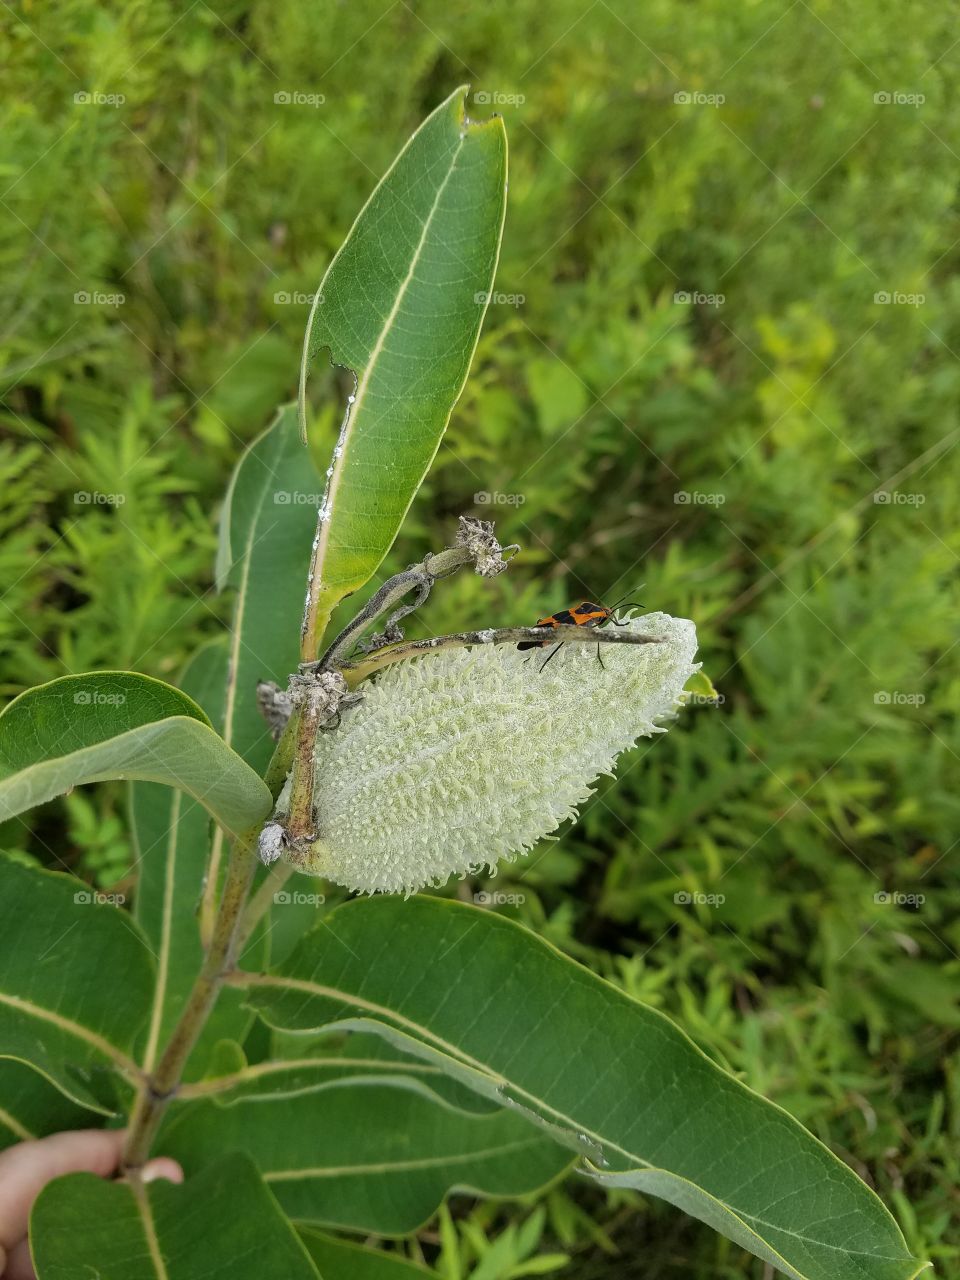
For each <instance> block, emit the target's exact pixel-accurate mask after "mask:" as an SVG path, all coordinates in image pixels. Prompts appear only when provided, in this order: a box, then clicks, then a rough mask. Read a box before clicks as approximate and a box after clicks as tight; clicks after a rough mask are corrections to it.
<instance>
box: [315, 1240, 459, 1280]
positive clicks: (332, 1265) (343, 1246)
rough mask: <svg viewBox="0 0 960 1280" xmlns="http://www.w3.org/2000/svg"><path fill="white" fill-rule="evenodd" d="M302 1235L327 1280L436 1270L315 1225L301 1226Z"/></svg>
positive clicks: (419, 1277) (423, 1278) (401, 1276)
mask: <svg viewBox="0 0 960 1280" xmlns="http://www.w3.org/2000/svg"><path fill="white" fill-rule="evenodd" d="M297 1230H298V1231H299V1233H300V1239H301V1240H302V1241H303V1243H304V1245H305V1246H306V1249H307V1252H308V1253H309V1254H310V1257H311V1258H312V1259H313V1260H314V1262H315V1263H316V1264H317V1269H318V1270H319V1271H320V1274H321V1275H322V1276H323V1280H427V1277H428V1276H433V1277H434V1280H436V1274H435V1272H433V1271H427V1269H426V1268H425V1267H420V1266H417V1265H416V1264H415V1263H413V1262H407V1260H406V1259H405V1258H398V1257H397V1256H396V1254H393V1253H384V1252H383V1250H382V1249H367V1248H365V1247H364V1246H363V1245H359V1244H353V1243H348V1242H347V1241H346V1240H336V1239H335V1238H334V1237H333V1236H328V1235H326V1234H325V1233H324V1232H322V1231H317V1230H316V1229H315V1228H314V1227H298V1228H297Z"/></svg>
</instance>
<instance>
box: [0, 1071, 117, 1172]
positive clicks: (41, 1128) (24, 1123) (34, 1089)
mask: <svg viewBox="0 0 960 1280" xmlns="http://www.w3.org/2000/svg"><path fill="white" fill-rule="evenodd" d="M101 1110H102V1108H100V1107H97V1108H95V1109H92V1108H88V1107H83V1106H80V1105H79V1103H77V1102H75V1101H74V1100H73V1099H72V1098H68V1097H66V1095H65V1094H63V1093H61V1092H60V1090H59V1089H57V1088H56V1087H55V1086H54V1085H53V1084H51V1083H50V1081H49V1080H48V1079H47V1077H46V1076H44V1075H41V1074H40V1072H39V1071H35V1070H34V1069H33V1067H29V1066H27V1064H26V1063H25V1062H19V1061H18V1060H17V1059H16V1058H0V1151H3V1150H5V1149H6V1148H7V1147H10V1146H13V1144H14V1143H16V1142H28V1141H30V1139H32V1138H45V1137H46V1136H47V1135H48V1134H50V1133H60V1132H61V1131H62V1130H64V1129H88V1128H96V1127H97V1126H99V1124H100V1123H101V1120H100V1117H99V1115H98V1114H97V1113H98V1112H99V1111H101Z"/></svg>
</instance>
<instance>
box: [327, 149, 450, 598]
mask: <svg viewBox="0 0 960 1280" xmlns="http://www.w3.org/2000/svg"><path fill="white" fill-rule="evenodd" d="M465 129H466V126H464V131H463V132H461V136H460V140H459V142H458V143H457V146H456V148H455V149H454V150H453V151H452V152H451V153H450V165H449V168H448V169H447V172H446V174H445V176H444V179H443V181H442V182H441V183H440V186H439V187H438V188H437V193H436V195H435V196H434V199H433V203H432V204H431V206H430V210H429V212H428V213H427V216H426V218H425V219H424V223H423V230H422V231H421V233H420V239H419V240H418V241H417V247H416V249H415V250H414V252H413V257H412V258H411V260H410V266H409V268H408V270H407V274H406V276H405V277H404V279H403V281H402V283H401V285H400V288H399V290H398V291H397V296H396V298H395V299H394V303H393V306H392V307H391V308H390V311H389V312H388V313H387V316H386V319H385V320H384V322H383V326H382V328H381V329H380V332H379V334H378V335H377V341H376V342H375V343H374V345H373V348H372V350H371V352H370V355H369V357H368V358H367V362H366V365H365V367H364V370H363V375H362V377H361V379H360V381H359V383H358V384H357V389H356V392H355V393H354V398H353V403H352V404H351V405H350V406H349V409H348V414H347V419H346V422H345V423H344V426H343V430H342V432H341V433H340V439H339V441H338V446H339V449H340V452H339V454H338V455H337V456H336V461H335V462H334V466H333V475H332V476H331V477H330V481H329V484H328V485H327V492H326V493H325V494H324V499H323V507H322V508H321V512H322V514H323V515H324V516H325V519H323V520H321V522H320V541H319V544H318V546H317V560H316V564H317V573H318V574H319V575H320V583H321V587H320V589H321V591H322V590H323V586H322V584H323V566H324V563H325V560H326V555H327V549H328V545H329V540H330V528H331V526H332V524H333V519H332V517H333V508H334V503H335V501H336V497H337V493H338V491H339V488H340V481H341V479H342V477H343V473H344V469H345V465H346V459H347V452H348V450H349V447H350V442H351V439H352V438H353V433H354V431H355V428H356V423H357V421H358V419H359V418H360V412H361V410H362V408H363V402H364V398H365V396H366V393H367V390H368V388H369V386H370V380H371V378H372V376H373V373H374V371H375V370H376V367H377V363H378V361H379V359H380V356H381V354H382V352H383V348H384V345H385V343H386V339H387V336H388V335H389V333H390V332H391V330H392V328H393V325H394V322H395V321H396V318H397V315H398V314H399V311H400V308H401V306H402V305H403V300H404V298H405V297H406V294H407V290H408V289H409V288H410V285H411V283H412V281H413V278H414V274H415V272H416V269H417V266H418V264H419V262H420V259H421V257H422V256H423V250H424V246H425V244H426V242H427V236H428V234H429V232H430V228H431V226H432V224H433V219H434V217H435V216H436V212H437V209H438V208H439V205H440V200H441V198H442V196H443V193H444V191H446V189H447V184H448V183H449V181H450V179H451V177H452V176H453V173H454V170H455V169H456V167H457V159H458V157H459V155H460V152H461V151H462V150H463V144H464V138H465ZM332 265H333V264H332V263H331V266H332ZM312 321H313V317H312V316H311V319H310V323H308V325H307V335H308V337H309V334H310V330H311V328H312ZM304 367H306V362H304Z"/></svg>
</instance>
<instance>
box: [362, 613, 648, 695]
mask: <svg viewBox="0 0 960 1280" xmlns="http://www.w3.org/2000/svg"><path fill="white" fill-rule="evenodd" d="M521 641H526V642H527V643H538V644H542V645H544V646H548V645H552V644H566V643H567V642H572V643H574V644H662V643H663V637H662V636H647V635H638V633H637V632H636V631H598V630H597V629H596V628H595V627H582V626H581V627H578V626H576V625H575V624H571V625H563V626H559V627H498V628H490V629H488V630H486V631H457V632H455V633H454V634H453V635H449V636H435V637H434V638H433V639H431V640H409V641H407V642H406V643H405V644H394V645H390V646H389V647H387V648H383V649H377V650H376V651H375V652H374V653H371V654H370V656H369V657H368V658H361V659H360V660H359V661H357V662H344V663H342V664H341V667H340V672H341V674H342V675H343V678H344V679H345V680H346V682H347V684H349V685H350V687H351V688H353V686H354V685H356V684H357V683H359V681H361V680H365V679H366V678H367V676H370V675H373V673H374V672H375V671H380V670H382V668H383V667H389V666H390V665H391V663H394V662H403V661H405V660H406V659H408V658H419V657H422V656H423V655H424V654H425V653H435V652H436V651H437V650H438V649H462V648H465V647H466V646H468V645H485V644H516V643H520V642H521Z"/></svg>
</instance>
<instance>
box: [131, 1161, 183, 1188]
mask: <svg viewBox="0 0 960 1280" xmlns="http://www.w3.org/2000/svg"><path fill="white" fill-rule="evenodd" d="M158 1179H163V1181H164V1182H175V1183H181V1182H183V1170H182V1169H181V1168H180V1166H179V1164H177V1162H176V1160H171V1159H170V1157H169V1156H157V1158H156V1159H155V1160H149V1161H147V1163H146V1164H145V1165H144V1166H143V1168H142V1169H141V1171H140V1181H141V1182H156V1181H157V1180H158Z"/></svg>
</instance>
